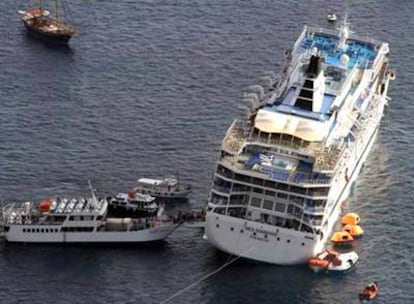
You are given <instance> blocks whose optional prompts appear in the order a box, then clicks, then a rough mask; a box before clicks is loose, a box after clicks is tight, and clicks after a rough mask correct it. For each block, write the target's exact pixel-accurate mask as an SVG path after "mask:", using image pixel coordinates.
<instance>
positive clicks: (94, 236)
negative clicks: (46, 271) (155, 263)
mask: <svg viewBox="0 0 414 304" xmlns="http://www.w3.org/2000/svg"><path fill="white" fill-rule="evenodd" d="M177 227H178V225H175V224H174V225H173V224H172V225H166V226H159V227H155V228H151V229H144V230H138V231H96V232H61V231H60V229H58V227H56V226H46V225H38V226H37V225H10V226H9V229H8V231H6V232H5V233H4V236H5V239H6V241H8V242H12V243H83V244H134V243H147V242H156V241H161V240H164V239H165V238H167V237H168V236H169V235H170V234H171V233H172V232H173V231H174V230H175V229H176V228H177ZM55 229H58V232H53V231H55ZM28 231H31V232H28ZM32 231H34V232H32ZM37 231H39V232H37ZM46 231H48V232H46Z"/></svg>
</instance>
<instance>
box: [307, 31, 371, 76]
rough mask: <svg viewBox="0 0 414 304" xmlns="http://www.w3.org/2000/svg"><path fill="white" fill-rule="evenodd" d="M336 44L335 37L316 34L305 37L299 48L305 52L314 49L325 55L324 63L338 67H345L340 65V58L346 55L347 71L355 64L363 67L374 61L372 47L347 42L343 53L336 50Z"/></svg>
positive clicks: (357, 42) (351, 41)
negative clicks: (347, 58) (347, 57)
mask: <svg viewBox="0 0 414 304" xmlns="http://www.w3.org/2000/svg"><path fill="white" fill-rule="evenodd" d="M337 43H338V38H337V37H329V36H326V35H323V34H318V33H317V34H315V35H314V36H313V37H306V38H305V39H304V40H303V41H302V43H301V47H302V48H303V49H305V50H306V49H312V48H314V47H316V48H317V49H318V50H319V51H320V52H321V53H322V54H323V55H325V63H327V64H329V65H332V66H338V67H345V66H343V65H342V63H341V61H340V58H341V56H342V55H343V54H347V55H348V56H349V59H350V60H349V63H348V65H347V66H346V68H348V69H349V68H353V67H354V66H355V64H357V63H359V65H360V66H362V67H363V66H365V65H366V64H367V62H368V61H372V60H374V59H375V57H376V55H377V52H376V51H375V50H374V49H373V47H372V46H370V45H368V44H366V43H363V42H359V41H353V40H348V42H347V44H346V49H345V51H341V50H338V49H337V48H336V45H337Z"/></svg>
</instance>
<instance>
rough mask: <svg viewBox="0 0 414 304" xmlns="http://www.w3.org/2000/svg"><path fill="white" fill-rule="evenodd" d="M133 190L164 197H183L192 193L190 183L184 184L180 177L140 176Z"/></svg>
mask: <svg viewBox="0 0 414 304" xmlns="http://www.w3.org/2000/svg"><path fill="white" fill-rule="evenodd" d="M132 192H135V193H142V194H148V195H151V196H154V197H156V198H163V199H182V198H186V197H187V196H188V195H189V194H190V193H191V186H190V185H182V184H181V182H180V180H179V179H178V177H176V176H172V177H169V178H165V179H162V180H160V179H150V178H140V179H139V180H138V183H137V185H136V186H135V187H134V189H133V190H132Z"/></svg>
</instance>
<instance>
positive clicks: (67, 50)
mask: <svg viewBox="0 0 414 304" xmlns="http://www.w3.org/2000/svg"><path fill="white" fill-rule="evenodd" d="M24 35H25V38H26V40H27V41H28V42H30V43H31V44H32V45H33V46H37V47H43V48H44V49H47V50H50V51H59V52H60V53H62V54H68V55H73V54H74V52H75V50H74V49H73V48H72V47H71V46H70V44H68V43H61V42H60V43H59V42H54V41H52V40H50V39H48V38H45V37H42V36H41V35H37V34H34V33H30V32H28V31H27V30H25V32H24Z"/></svg>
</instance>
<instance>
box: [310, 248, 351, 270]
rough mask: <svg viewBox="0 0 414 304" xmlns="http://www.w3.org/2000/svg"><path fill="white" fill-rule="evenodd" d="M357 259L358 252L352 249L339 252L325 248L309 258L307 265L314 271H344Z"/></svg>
mask: <svg viewBox="0 0 414 304" xmlns="http://www.w3.org/2000/svg"><path fill="white" fill-rule="evenodd" d="M358 259H359V257H358V254H357V253H356V252H354V251H351V252H347V253H339V252H338V251H336V250H332V249H326V250H325V251H323V252H321V253H319V254H318V255H316V256H315V257H313V258H311V259H310V260H309V267H310V268H311V269H312V270H313V271H314V272H320V271H328V272H329V271H332V272H345V271H348V270H350V269H351V268H352V267H353V266H355V265H356V263H357V262H358Z"/></svg>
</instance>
